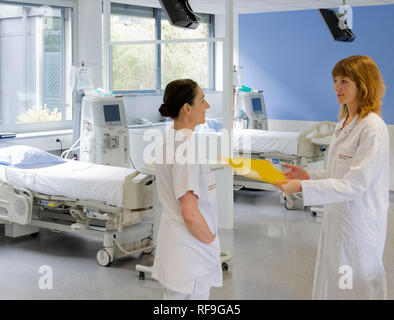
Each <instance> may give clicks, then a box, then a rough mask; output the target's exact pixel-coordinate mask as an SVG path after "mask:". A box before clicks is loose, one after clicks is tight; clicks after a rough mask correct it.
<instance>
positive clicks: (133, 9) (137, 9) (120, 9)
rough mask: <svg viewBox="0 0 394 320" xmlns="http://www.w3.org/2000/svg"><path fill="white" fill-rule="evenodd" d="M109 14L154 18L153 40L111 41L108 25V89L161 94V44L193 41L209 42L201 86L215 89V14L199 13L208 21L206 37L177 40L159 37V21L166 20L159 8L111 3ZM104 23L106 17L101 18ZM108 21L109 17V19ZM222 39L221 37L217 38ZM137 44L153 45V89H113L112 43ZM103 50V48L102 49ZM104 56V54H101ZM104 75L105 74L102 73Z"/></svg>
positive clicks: (131, 93) (124, 93) (125, 93)
mask: <svg viewBox="0 0 394 320" xmlns="http://www.w3.org/2000/svg"><path fill="white" fill-rule="evenodd" d="M110 14H111V15H112V14H119V15H130V16H134V17H152V18H153V19H155V39H154V40H143V41H112V40H111V30H110V26H108V28H109V30H110V32H109V36H110V39H109V41H108V44H107V46H105V45H104V46H103V47H104V48H108V49H107V50H108V60H109V61H108V62H107V63H108V66H109V67H108V68H109V70H108V77H109V79H106V80H107V83H108V85H109V90H110V91H113V92H114V93H116V94H122V95H156V94H158V95H159V94H162V93H163V91H164V90H163V89H162V88H161V45H162V44H166V43H193V42H207V43H208V44H209V46H210V47H209V57H208V60H209V70H208V83H209V87H208V88H202V89H203V90H204V91H206V92H212V91H215V90H216V87H215V82H216V76H215V70H216V62H215V57H216V52H215V41H217V40H218V39H216V38H215V15H213V14H203V15H201V14H199V15H201V16H202V17H203V21H204V22H208V24H209V28H208V38H198V39H177V40H162V38H161V21H162V20H167V18H166V15H165V12H164V10H163V9H160V8H152V7H142V6H135V5H128V4H120V3H111V8H110ZM103 21H104V23H105V21H106V19H105V18H104V19H103ZM109 21H110V19H109ZM219 40H222V39H219ZM138 44H153V45H154V46H155V80H156V81H155V89H153V90H132V89H130V90H114V89H113V57H112V48H113V46H114V45H138ZM104 50H105V49H104ZM103 56H105V54H104V55H103ZM104 76H105V75H104Z"/></svg>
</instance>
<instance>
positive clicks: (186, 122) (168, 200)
mask: <svg viewBox="0 0 394 320" xmlns="http://www.w3.org/2000/svg"><path fill="white" fill-rule="evenodd" d="M163 100H164V103H163V104H162V105H161V107H160V109H159V111H160V113H161V115H162V116H164V117H171V118H172V119H173V120H174V125H173V127H171V128H169V129H168V130H167V131H166V134H165V137H164V143H163V155H164V157H163V160H164V161H163V164H157V165H156V177H157V190H158V197H159V201H160V203H161V205H162V216H161V221H160V227H159V232H158V238H157V251H156V255H155V261H154V265H153V272H152V277H153V278H155V279H157V280H158V281H160V282H161V283H162V284H163V286H164V287H165V292H164V299H171V300H178V299H179V300H181V299H192V300H207V299H209V293H210V288H211V287H221V286H222V269H221V261H220V244H219V239H218V235H217V202H216V183H215V177H214V174H213V173H212V172H211V171H210V169H209V168H208V166H207V165H206V164H202V163H201V162H202V161H200V160H198V156H197V158H196V157H193V156H191V157H190V155H192V154H193V152H194V151H195V149H194V148H193V145H192V137H193V135H192V132H193V130H194V128H195V127H196V126H197V125H198V124H202V123H204V122H205V111H206V110H207V109H209V107H210V106H209V104H208V103H207V102H206V101H205V98H204V93H203V91H202V90H201V88H200V87H199V86H198V85H197V83H195V82H194V81H193V80H189V79H181V80H175V81H173V82H171V83H169V84H168V85H167V87H166V90H165V92H164V98H163ZM185 151H186V153H189V157H187V158H185V157H184V154H185Z"/></svg>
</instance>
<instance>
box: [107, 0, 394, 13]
mask: <svg viewBox="0 0 394 320" xmlns="http://www.w3.org/2000/svg"><path fill="white" fill-rule="evenodd" d="M112 1H113V2H119V3H129V4H136V5H142V6H149V7H158V8H159V7H161V6H160V2H159V0H112ZM189 3H190V6H191V7H192V9H193V11H195V12H204V13H215V14H224V6H225V0H189ZM342 4H343V1H342V0H234V11H235V12H237V13H241V14H242V13H258V12H275V11H293V10H308V9H318V8H338V7H339V6H340V5H342ZM346 4H348V5H350V6H352V7H357V6H374V5H387V4H394V0H346Z"/></svg>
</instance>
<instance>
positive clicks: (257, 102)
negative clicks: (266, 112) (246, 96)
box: [252, 98, 263, 113]
mask: <svg viewBox="0 0 394 320" xmlns="http://www.w3.org/2000/svg"><path fill="white" fill-rule="evenodd" d="M252 107H253V112H255V113H263V107H262V105H261V99H260V98H252Z"/></svg>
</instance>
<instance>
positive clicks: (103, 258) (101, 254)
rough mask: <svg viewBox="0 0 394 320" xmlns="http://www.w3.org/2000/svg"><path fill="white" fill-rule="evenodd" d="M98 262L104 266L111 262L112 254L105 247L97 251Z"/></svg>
mask: <svg viewBox="0 0 394 320" xmlns="http://www.w3.org/2000/svg"><path fill="white" fill-rule="evenodd" d="M96 257H97V262H98V264H99V265H100V266H102V267H108V266H109V265H110V263H111V256H110V255H109V253H108V252H107V250H105V249H101V250H99V251H98V252H97V256H96Z"/></svg>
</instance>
